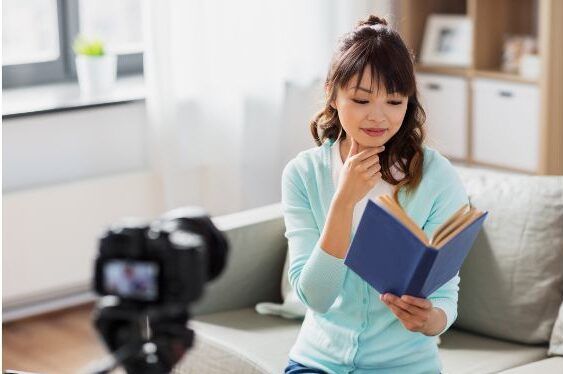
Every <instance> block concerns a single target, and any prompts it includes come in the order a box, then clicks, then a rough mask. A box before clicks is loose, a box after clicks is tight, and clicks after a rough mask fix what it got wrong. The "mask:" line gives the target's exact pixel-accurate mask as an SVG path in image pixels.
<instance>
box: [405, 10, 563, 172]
mask: <svg viewBox="0 0 563 374" xmlns="http://www.w3.org/2000/svg"><path fill="white" fill-rule="evenodd" d="M400 12H401V14H400V17H399V19H400V22H399V24H398V28H399V32H400V33H401V35H402V36H403V39H404V40H405V43H406V44H407V46H408V47H409V48H410V49H411V50H412V51H413V52H414V55H415V61H417V63H416V65H415V70H416V73H428V74H436V75H443V76H451V77H459V78H464V79H465V80H466V82H467V83H469V85H468V87H469V89H468V90H467V94H466V95H465V96H466V97H467V98H466V99H464V100H465V107H467V108H469V109H468V111H467V120H466V123H467V149H468V153H467V159H466V160H459V161H465V162H467V163H468V164H475V165H477V164H479V163H478V162H477V158H478V157H477V156H478V155H477V154H475V155H474V154H473V152H474V151H476V150H477V149H478V148H477V146H476V144H473V143H474V142H476V141H477V140H476V139H477V136H476V132H475V130H476V129H477V128H478V126H477V125H476V124H475V123H474V121H476V119H475V118H476V117H477V116H476V115H475V114H476V113H474V103H476V99H477V96H475V95H476V92H475V91H474V90H473V89H471V87H475V83H476V79H478V78H489V79H491V80H497V81H499V83H502V82H503V81H504V82H513V83H524V84H527V85H531V86H535V87H537V89H538V90H537V91H538V94H537V95H536V96H538V97H539V99H538V101H539V102H538V103H537V104H538V105H539V109H537V110H536V112H538V115H537V117H538V118H537V121H535V122H536V123H535V126H537V131H538V133H537V135H538V136H537V138H538V140H537V141H538V143H537V144H534V148H535V149H537V151H536V152H537V154H535V155H534V157H535V156H537V160H538V161H537V162H538V164H537V170H534V172H537V174H539V175H563V105H561V102H562V98H563V48H561V45H563V44H562V42H563V40H562V39H561V38H562V35H563V22H560V19H559V18H560V16H559V15H560V14H563V0H401V2H400ZM432 14H457V15H464V16H466V17H468V18H469V19H470V20H471V22H472V24H473V35H472V39H471V40H472V44H473V46H472V61H471V65H470V66H469V67H468V68H457V67H450V66H425V65H423V64H421V63H419V62H418V61H420V51H421V47H422V41H423V35H424V32H425V27H426V21H427V19H428V17H430V15H432ZM509 35H531V36H533V37H535V38H537V42H538V54H539V56H540V59H541V62H540V63H541V66H540V76H539V77H538V78H537V79H530V78H525V77H522V76H520V75H518V74H509V73H505V72H503V71H501V70H500V66H501V64H502V55H503V45H504V40H505V38H506V37H507V36H509ZM437 79H438V78H437ZM528 88H529V87H522V89H528ZM446 99H447V100H453V99H452V98H451V97H450V96H447V97H446ZM442 100H444V98H442ZM439 103H440V102H439V101H438V104H435V103H434V104H433V105H440V104H439ZM504 110H505V111H506V110H507V109H506V108H504ZM493 112H494V109H493ZM534 115H535V114H534ZM533 118H534V119H535V117H533ZM535 138H536V136H534V139H535ZM479 141H482V139H481V140H479ZM491 141H494V140H493V139H491ZM480 144H482V143H480ZM491 144H492V143H491ZM479 151H480V152H482V150H479ZM515 151H516V150H515ZM474 156H475V157H474ZM494 162H495V160H494V157H491V163H490V164H486V165H487V166H490V167H497V168H499V169H504V170H509V169H510V170H513V171H519V172H526V171H525V170H519V169H517V168H508V167H506V166H503V165H501V162H500V161H499V162H498V163H499V164H498V165H494ZM481 165H485V164H481ZM528 172H529V171H528Z"/></svg>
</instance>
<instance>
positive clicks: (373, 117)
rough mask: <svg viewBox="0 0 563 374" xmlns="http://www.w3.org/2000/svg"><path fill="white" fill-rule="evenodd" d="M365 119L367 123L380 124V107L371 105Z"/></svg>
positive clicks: (381, 112)
mask: <svg viewBox="0 0 563 374" xmlns="http://www.w3.org/2000/svg"><path fill="white" fill-rule="evenodd" d="M367 119H368V121H374V122H376V123H379V122H381V121H382V120H383V119H384V115H383V110H382V108H381V105H373V106H372V107H371V108H370V111H369V113H368V118H367Z"/></svg>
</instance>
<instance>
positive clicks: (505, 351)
mask: <svg viewBox="0 0 563 374" xmlns="http://www.w3.org/2000/svg"><path fill="white" fill-rule="evenodd" d="M189 326H190V327H191V328H192V329H193V330H194V331H195V332H196V342H195V344H194V347H193V348H192V349H191V350H190V351H189V352H188V354H187V355H186V356H185V357H184V359H183V360H182V361H181V362H180V363H179V364H178V365H177V367H176V369H175V371H174V372H175V373H176V374H192V373H209V374H215V373H243V374H245V373H248V374H255V373H282V372H283V369H284V368H285V366H286V365H287V361H288V354H289V350H290V348H291V346H292V345H293V343H294V342H295V340H296V338H297V334H298V332H299V329H300V327H301V321H298V320H288V319H284V318H280V317H275V316H268V315H260V314H257V313H256V312H255V311H254V309H251V308H248V309H240V310H235V311H230V312H221V313H214V314H209V315H205V316H198V317H197V318H195V319H194V320H191V321H190V323H189ZM546 350H547V346H527V345H522V344H515V343H510V342H506V341H501V340H497V339H492V338H487V337H482V336H478V335H475V334H472V333H468V332H464V331H460V330H457V329H450V330H448V331H447V332H446V333H444V334H443V335H442V345H441V346H440V349H439V352H440V357H441V359H442V362H443V365H444V373H460V374H464V373H493V372H498V371H500V370H505V369H508V368H512V367H516V366H520V365H524V364H527V363H529V362H533V361H536V360H540V359H543V358H545V355H546Z"/></svg>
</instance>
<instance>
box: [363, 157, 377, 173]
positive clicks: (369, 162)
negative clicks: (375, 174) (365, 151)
mask: <svg viewBox="0 0 563 374" xmlns="http://www.w3.org/2000/svg"><path fill="white" fill-rule="evenodd" d="M361 165H362V166H363V167H364V168H365V169H366V170H371V171H373V170H374V169H377V168H380V167H381V165H380V164H379V156H378V155H373V156H371V157H369V158H367V159H365V160H364V161H362V163H361Z"/></svg>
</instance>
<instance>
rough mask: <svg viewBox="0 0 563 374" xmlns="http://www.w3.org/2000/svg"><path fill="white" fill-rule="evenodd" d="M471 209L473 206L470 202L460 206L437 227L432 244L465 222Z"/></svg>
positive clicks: (431, 240) (431, 239)
mask: <svg viewBox="0 0 563 374" xmlns="http://www.w3.org/2000/svg"><path fill="white" fill-rule="evenodd" d="M470 211H471V208H470V207H469V205H468V204H465V205H463V206H462V207H461V208H459V209H458V210H457V211H456V212H455V213H454V214H453V215H452V216H451V217H450V218H448V219H447V220H446V221H445V222H444V223H442V224H441V225H440V226H438V228H436V230H435V231H434V233H433V234H432V238H430V245H435V244H436V243H438V242H439V241H440V240H441V239H443V238H444V237H445V236H447V235H449V234H450V232H452V231H453V230H455V229H456V228H457V227H458V226H459V225H460V224H462V223H463V222H465V220H466V219H467V214H469V212H470Z"/></svg>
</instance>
